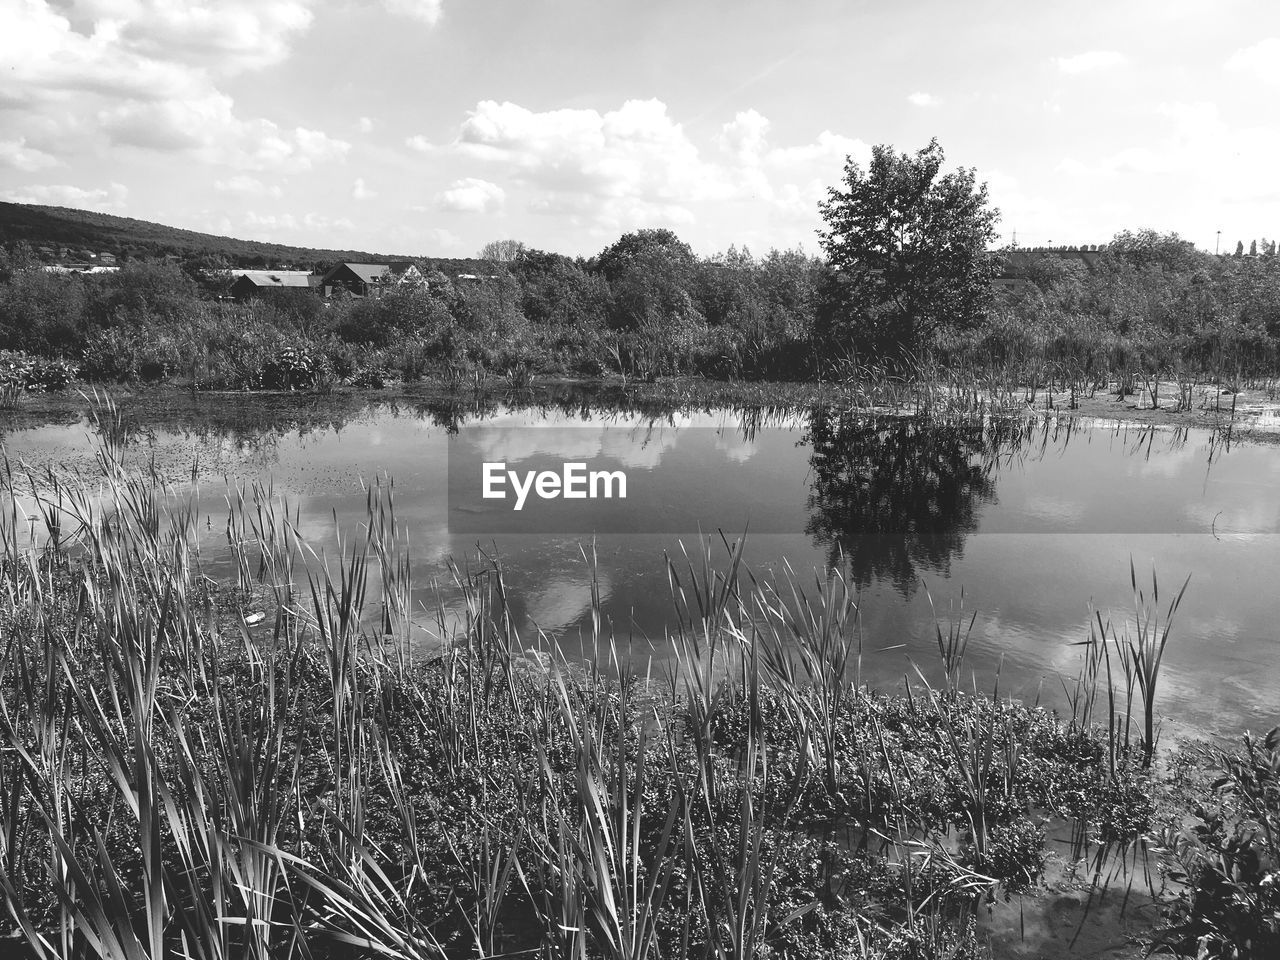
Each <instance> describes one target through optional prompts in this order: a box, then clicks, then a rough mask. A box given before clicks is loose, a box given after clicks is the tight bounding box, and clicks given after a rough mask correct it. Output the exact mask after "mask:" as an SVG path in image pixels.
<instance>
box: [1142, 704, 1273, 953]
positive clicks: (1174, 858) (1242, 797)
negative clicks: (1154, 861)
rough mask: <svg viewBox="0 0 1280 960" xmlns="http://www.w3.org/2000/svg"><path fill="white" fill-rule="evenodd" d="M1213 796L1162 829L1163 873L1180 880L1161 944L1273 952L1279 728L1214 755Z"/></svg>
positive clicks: (1179, 949) (1183, 949)
mask: <svg viewBox="0 0 1280 960" xmlns="http://www.w3.org/2000/svg"><path fill="white" fill-rule="evenodd" d="M1221 767H1222V776H1220V777H1219V778H1218V779H1217V780H1216V781H1215V782H1214V784H1213V789H1214V793H1215V797H1214V799H1215V801H1216V802H1211V803H1208V804H1204V805H1201V806H1198V807H1196V809H1195V810H1194V813H1193V816H1192V819H1191V822H1190V824H1189V825H1188V826H1181V825H1179V826H1177V827H1174V828H1171V829H1170V830H1169V831H1167V834H1166V836H1165V838H1164V844H1163V847H1164V850H1165V852H1166V856H1167V858H1168V861H1169V865H1170V868H1169V876H1170V878H1171V879H1173V880H1174V881H1176V882H1178V883H1180V884H1183V885H1184V887H1185V890H1184V892H1183V893H1182V894H1181V895H1180V896H1179V897H1178V899H1177V900H1176V901H1175V902H1174V904H1173V907H1172V909H1171V910H1170V914H1169V920H1170V922H1169V925H1168V928H1167V930H1166V931H1165V935H1164V938H1163V941H1164V945H1165V946H1168V947H1170V948H1172V949H1173V950H1174V952H1175V953H1178V954H1180V955H1182V956H1194V957H1197V958H1205V960H1214V958H1223V960H1237V958H1246V957H1276V956H1280V727H1277V728H1275V729H1273V730H1272V731H1271V732H1270V733H1269V734H1267V736H1266V738H1265V740H1264V742H1263V743H1262V744H1261V745H1260V744H1258V743H1257V741H1256V740H1254V738H1253V737H1251V736H1250V735H1249V734H1245V738H1244V749H1243V751H1241V752H1239V753H1223V754H1222V755H1221Z"/></svg>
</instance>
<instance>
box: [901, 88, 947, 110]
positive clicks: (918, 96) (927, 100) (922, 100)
mask: <svg viewBox="0 0 1280 960" xmlns="http://www.w3.org/2000/svg"><path fill="white" fill-rule="evenodd" d="M907 103H909V104H911V105H912V106H913V107H936V106H937V105H938V104H940V103H942V101H941V100H939V99H938V98H937V97H935V96H934V95H933V94H932V93H925V92H924V91H922V90H918V91H916V92H915V93H913V94H910V95H908V97H907Z"/></svg>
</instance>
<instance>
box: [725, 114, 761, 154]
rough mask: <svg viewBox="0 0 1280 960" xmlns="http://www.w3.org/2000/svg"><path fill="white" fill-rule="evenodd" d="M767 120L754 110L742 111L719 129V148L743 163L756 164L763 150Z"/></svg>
mask: <svg viewBox="0 0 1280 960" xmlns="http://www.w3.org/2000/svg"><path fill="white" fill-rule="evenodd" d="M768 133H769V120H768V118H767V117H765V116H763V115H762V114H761V113H759V112H758V111H756V110H743V111H742V112H740V113H739V114H738V115H737V116H735V117H734V118H733V119H732V120H731V121H729V122H728V123H726V124H725V125H724V126H723V127H721V129H720V146H721V147H722V148H723V149H725V150H728V151H729V152H730V153H732V154H734V155H735V156H736V157H737V158H738V159H739V160H740V161H742V162H743V163H756V162H758V161H759V159H760V156H761V155H762V154H763V153H764V150H765V141H766V138H767V135H768Z"/></svg>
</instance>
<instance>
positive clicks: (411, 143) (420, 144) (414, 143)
mask: <svg viewBox="0 0 1280 960" xmlns="http://www.w3.org/2000/svg"><path fill="white" fill-rule="evenodd" d="M404 145H405V146H406V147H408V148H409V149H410V150H416V151H418V152H419V153H431V152H432V151H433V150H435V145H434V144H433V143H432V142H431V141H430V140H428V139H427V138H426V137H424V136H422V134H418V135H417V136H413V137H409V138H408V139H407V140H405V142H404Z"/></svg>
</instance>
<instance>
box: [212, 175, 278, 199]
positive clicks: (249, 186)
mask: <svg viewBox="0 0 1280 960" xmlns="http://www.w3.org/2000/svg"><path fill="white" fill-rule="evenodd" d="M213 189H215V190H217V191H218V192H219V193H238V194H243V195H244V196H248V197H277V198H278V197H279V196H281V193H282V191H281V189H280V187H279V186H277V185H275V184H272V185H267V184H265V183H263V182H262V181H261V180H257V179H255V178H253V177H251V176H248V175H247V174H243V173H242V174H238V175H236V176H234V177H231V178H229V179H227V180H215V181H214V182H213Z"/></svg>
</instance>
